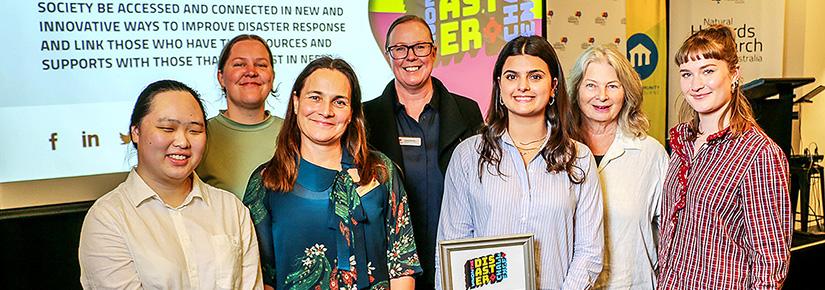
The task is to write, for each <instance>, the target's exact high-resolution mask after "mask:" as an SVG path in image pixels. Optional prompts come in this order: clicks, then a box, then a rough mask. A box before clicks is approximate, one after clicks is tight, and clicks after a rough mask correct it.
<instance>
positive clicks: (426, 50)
mask: <svg viewBox="0 0 825 290" xmlns="http://www.w3.org/2000/svg"><path fill="white" fill-rule="evenodd" d="M410 49H412V51H413V54H415V56H417V57H425V56H428V55H430V53H432V52H433V43H432V42H421V43H416V44H411V45H403V44H396V45H393V46H390V47H387V53H388V54H389V55H390V57H392V58H393V59H402V58H407V56H409V55H410Z"/></svg>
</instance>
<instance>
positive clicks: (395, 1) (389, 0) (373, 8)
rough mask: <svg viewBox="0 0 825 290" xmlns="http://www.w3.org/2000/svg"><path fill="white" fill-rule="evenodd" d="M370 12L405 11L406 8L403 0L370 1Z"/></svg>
mask: <svg viewBox="0 0 825 290" xmlns="http://www.w3.org/2000/svg"><path fill="white" fill-rule="evenodd" d="M369 5H370V7H369V10H370V12H381V13H405V12H407V8H406V6H405V5H404V0H381V1H370V4H369Z"/></svg>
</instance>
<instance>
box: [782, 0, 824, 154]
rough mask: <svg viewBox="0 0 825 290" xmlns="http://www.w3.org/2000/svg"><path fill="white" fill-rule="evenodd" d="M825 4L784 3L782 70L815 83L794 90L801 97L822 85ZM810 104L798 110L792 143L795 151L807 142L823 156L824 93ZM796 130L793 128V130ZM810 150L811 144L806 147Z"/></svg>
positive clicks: (789, 0) (809, 0)
mask: <svg viewBox="0 0 825 290" xmlns="http://www.w3.org/2000/svg"><path fill="white" fill-rule="evenodd" d="M823 11H825V1H821V0H787V2H786V4H785V12H786V13H785V14H786V15H785V65H784V67H785V69H784V75H785V76H786V77H796V76H804V77H815V78H816V82H814V83H813V84H810V85H807V86H804V87H802V88H800V89H799V90H797V91H796V93H797V95H798V96H799V95H801V94H805V93H807V92H809V91H811V90H812V89H813V88H815V87H816V86H817V85H825V17H823V16H822V12H823ZM813 101H814V103H812V104H803V105H801V106H800V107H799V108H798V110H799V113H800V122H799V123H798V124H799V127H798V131H797V132H798V136H797V137H798V138H799V143H798V144H794V148H795V149H796V151H795V152H797V153H801V152H802V150H803V149H804V148H806V147H808V146H809V144H811V143H816V144H818V145H819V146H820V147H822V149H820V150H819V153H820V154H825V130H823V129H822V127H823V123H825V93H822V94H820V95H818V96H817V97H815V98H814V99H813ZM795 129H797V128H795ZM810 147H811V150H813V145H810Z"/></svg>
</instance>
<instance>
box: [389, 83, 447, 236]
mask: <svg viewBox="0 0 825 290" xmlns="http://www.w3.org/2000/svg"><path fill="white" fill-rule="evenodd" d="M438 105H439V98H438V95H433V97H432V99H431V100H430V102H429V103H428V104H426V105H424V110H423V111H422V112H421V115H420V116H419V117H418V121H416V120H415V119H413V118H412V117H410V116H409V115H407V112H406V111H405V107H404V105H402V104H401V103H399V102H398V101H396V103H395V116H396V120H397V122H396V124H397V126H398V140H399V141H398V142H399V144H401V154H402V155H403V158H404V175H405V176H406V182H405V183H404V184H405V185H406V190H407V198H408V199H409V202H410V215H411V216H413V217H414V218H413V219H414V221H415V224H414V226H415V227H418V228H421V227H426V233H425V236H423V237H418V236H416V240H420V241H428V243H427V244H431V243H433V242H434V241H435V238H436V234H437V232H438V217H439V214H440V212H441V194H442V192H443V191H444V174H442V173H441V169H440V168H439V167H438V136H439V127H440V126H439V122H440V120H439V119H440V118H439V116H438ZM416 234H418V233H416ZM419 244H420V243H419ZM427 252H428V251H427Z"/></svg>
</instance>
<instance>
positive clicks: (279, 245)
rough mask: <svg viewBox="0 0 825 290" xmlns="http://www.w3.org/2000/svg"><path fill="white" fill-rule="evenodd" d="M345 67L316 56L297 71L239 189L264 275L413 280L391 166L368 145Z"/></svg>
mask: <svg viewBox="0 0 825 290" xmlns="http://www.w3.org/2000/svg"><path fill="white" fill-rule="evenodd" d="M365 135H366V134H365V131H364V116H363V112H362V107H361V90H360V88H359V85H358V79H357V78H356V77H355V73H354V72H353V70H352V68H351V67H350V66H349V64H347V63H346V62H345V61H343V60H341V59H332V58H329V57H322V58H319V59H316V60H315V61H313V62H311V63H309V65H307V67H306V68H305V69H304V71H303V72H301V74H300V75H299V76H298V78H297V80H296V81H295V85H294V86H293V88H292V91H291V98H290V100H289V105H288V108H287V115H286V118H285V120H284V127H283V129H282V130H281V132H280V135H279V136H278V144H277V149H276V150H275V156H273V157H272V160H270V161H269V162H267V163H265V164H263V165H261V166H260V167H259V168H258V169H257V170H255V171H254V172H253V173H252V176H251V177H250V180H249V184H248V186H247V188H246V194H245V195H244V204H246V205H247V206H248V207H249V208H250V211H251V214H252V219H253V221H254V223H255V229H256V231H257V234H258V240H259V247H260V252H261V262H262V263H261V264H262V267H263V272H264V284H266V285H267V286H271V287H275V288H277V289H389V288H390V286H392V288H393V289H413V288H414V283H415V282H414V280H413V279H412V275H415V274H417V273H419V272H421V267H420V265H419V262H418V256H417V255H416V250H415V242H414V238H413V231H412V226H411V225H410V216H409V211H408V206H407V195H406V193H405V192H404V188H403V185H402V183H401V180H400V177H399V173H398V170H397V169H396V168H395V166H394V165H393V164H392V162H391V161H390V160H389V159H388V158H387V157H386V156H384V155H383V154H381V153H378V152H371V151H369V150H368V148H367V143H366V139H365Z"/></svg>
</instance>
